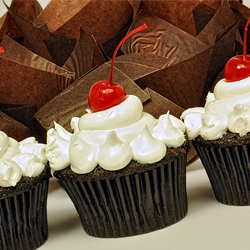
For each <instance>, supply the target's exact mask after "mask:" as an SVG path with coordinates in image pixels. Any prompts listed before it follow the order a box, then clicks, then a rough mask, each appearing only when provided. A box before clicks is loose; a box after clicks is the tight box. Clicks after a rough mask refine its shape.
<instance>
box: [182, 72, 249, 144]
mask: <svg viewBox="0 0 250 250" xmlns="http://www.w3.org/2000/svg"><path fill="white" fill-rule="evenodd" d="M249 93H250V77H248V78H245V79H243V80H239V81H232V82H229V81H227V80H226V79H222V80H220V81H219V82H218V83H217V84H216V86H215V88H214V93H211V92H209V93H208V95H207V98H206V104H205V107H204V108H202V107H198V108H190V109H187V110H186V111H184V112H183V114H182V119H184V123H185V125H186V132H187V134H188V138H189V139H194V138H196V137H197V136H199V135H201V136H202V137H203V138H204V139H205V140H215V139H219V138H221V137H222V136H223V134H225V133H226V132H227V131H228V130H229V131H231V132H233V133H238V134H239V135H240V136H243V135H246V133H248V132H249V131H250V94H249Z"/></svg>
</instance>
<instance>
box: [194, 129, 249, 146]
mask: <svg viewBox="0 0 250 250" xmlns="http://www.w3.org/2000/svg"><path fill="white" fill-rule="evenodd" d="M249 143H250V133H247V134H246V135H244V136H240V135H239V134H237V133H232V132H230V131H227V133H226V134H224V135H223V136H222V138H219V139H216V140H205V139H204V138H202V137H201V136H198V137H196V138H195V139H194V140H193V144H199V145H200V146H203V147H219V148H222V147H227V146H238V145H246V144H249Z"/></svg>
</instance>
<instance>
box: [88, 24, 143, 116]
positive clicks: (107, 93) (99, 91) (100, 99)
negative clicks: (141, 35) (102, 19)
mask: <svg viewBox="0 0 250 250" xmlns="http://www.w3.org/2000/svg"><path fill="white" fill-rule="evenodd" d="M146 28H147V26H146V24H143V25H142V26H140V27H138V28H137V29H135V30H133V31H131V32H130V33H129V34H127V35H126V36H125V37H124V38H123V39H122V40H121V41H120V43H119V44H118V45H117V47H116V49H115V51H114V54H113V57H112V62H111V71H110V78H109V81H104V80H101V81H98V82H96V83H94V84H93V85H92V87H91V88H90V90H89V96H88V101H89V107H90V109H91V111H92V112H98V111H102V110H105V109H108V108H111V107H113V106H116V105H118V104H120V103H121V102H123V101H124V100H125V99H126V92H125V89H124V88H123V87H122V86H121V85H119V84H117V83H114V82H113V70H114V61H115V57H116V54H117V51H118V49H119V48H120V46H121V45H122V43H123V42H124V41H125V40H126V39H127V38H128V37H130V36H131V35H133V34H135V33H136V32H138V31H140V30H143V29H146Z"/></svg>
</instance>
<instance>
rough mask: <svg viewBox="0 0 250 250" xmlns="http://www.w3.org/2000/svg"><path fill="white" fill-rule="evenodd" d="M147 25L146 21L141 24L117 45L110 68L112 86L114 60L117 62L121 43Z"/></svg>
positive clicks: (111, 83)
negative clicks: (116, 58)
mask: <svg viewBox="0 0 250 250" xmlns="http://www.w3.org/2000/svg"><path fill="white" fill-rule="evenodd" d="M146 28H147V25H146V24H145V23H144V24H143V25H141V26H140V27H138V28H137V29H135V30H133V31H131V32H130V33H128V34H127V35H126V36H125V37H123V39H122V40H121V41H120V42H119V44H118V45H117V47H116V49H115V52H114V54H113V57H112V63H111V70H110V78H109V84H110V85H111V86H112V85H113V72H114V62H115V57H116V54H117V52H118V49H119V48H120V47H121V45H122V44H123V42H124V41H125V40H126V39H127V38H128V37H130V36H132V35H133V34H135V33H137V32H138V31H141V30H143V29H146Z"/></svg>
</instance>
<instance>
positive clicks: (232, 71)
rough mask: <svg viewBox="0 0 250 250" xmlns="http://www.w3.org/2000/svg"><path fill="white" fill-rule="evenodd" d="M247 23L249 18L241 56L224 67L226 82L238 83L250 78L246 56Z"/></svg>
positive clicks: (249, 68)
mask: <svg viewBox="0 0 250 250" xmlns="http://www.w3.org/2000/svg"><path fill="white" fill-rule="evenodd" d="M249 23H250V18H249V19H248V21H247V23H246V26H245V30H244V43H243V55H238V56H234V57H232V58H231V59H230V60H229V61H228V62H227V64H226V66H225V70H224V76H225V79H226V80H227V81H228V82H233V81H239V80H242V79H244V78H247V77H249V76H250V56H248V55H247V29H248V26H249Z"/></svg>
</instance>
